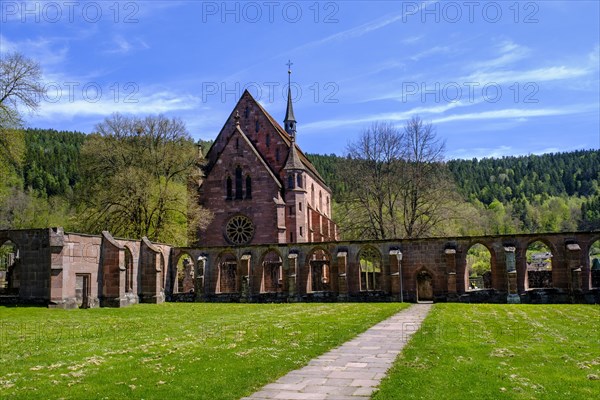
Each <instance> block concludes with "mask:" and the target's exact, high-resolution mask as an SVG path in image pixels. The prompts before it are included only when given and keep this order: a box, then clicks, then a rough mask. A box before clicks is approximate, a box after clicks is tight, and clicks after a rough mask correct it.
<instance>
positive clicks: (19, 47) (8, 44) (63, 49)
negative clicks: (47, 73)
mask: <svg viewBox="0 0 600 400" xmlns="http://www.w3.org/2000/svg"><path fill="white" fill-rule="evenodd" d="M61 42H62V43H61ZM0 43H1V45H0V48H1V52H13V51H18V52H20V53H22V54H24V55H25V56H27V57H31V58H33V59H34V60H36V61H38V62H39V63H40V64H42V66H50V65H57V64H60V63H62V62H64V61H65V59H66V57H67V54H68V53H69V47H68V46H67V45H66V44H65V43H64V41H63V40H61V39H58V38H52V37H38V38H36V39H25V40H21V41H12V40H10V39H8V38H7V37H6V36H4V35H0Z"/></svg>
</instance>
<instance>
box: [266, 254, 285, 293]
mask: <svg viewBox="0 0 600 400" xmlns="http://www.w3.org/2000/svg"><path fill="white" fill-rule="evenodd" d="M262 267H263V276H262V284H261V292H263V293H274V292H281V291H282V289H283V262H282V261H281V257H280V256H279V254H277V253H276V252H275V251H272V250H271V251H269V252H268V253H267V254H265V256H264V258H263V263H262Z"/></svg>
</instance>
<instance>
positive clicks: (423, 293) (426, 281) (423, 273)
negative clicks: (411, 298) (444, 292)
mask: <svg viewBox="0 0 600 400" xmlns="http://www.w3.org/2000/svg"><path fill="white" fill-rule="evenodd" d="M433 276H434V275H433V272H431V271H430V270H429V269H428V268H426V267H421V268H418V269H417V270H416V271H415V274H414V279H415V284H416V288H415V289H416V297H417V302H419V301H433V293H434V283H433Z"/></svg>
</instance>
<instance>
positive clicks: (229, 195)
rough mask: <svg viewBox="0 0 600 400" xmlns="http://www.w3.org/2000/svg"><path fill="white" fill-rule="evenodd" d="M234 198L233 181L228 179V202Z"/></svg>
mask: <svg viewBox="0 0 600 400" xmlns="http://www.w3.org/2000/svg"><path fill="white" fill-rule="evenodd" d="M232 197H233V182H232V181H231V177H230V176H228V177H227V200H231V198H232Z"/></svg>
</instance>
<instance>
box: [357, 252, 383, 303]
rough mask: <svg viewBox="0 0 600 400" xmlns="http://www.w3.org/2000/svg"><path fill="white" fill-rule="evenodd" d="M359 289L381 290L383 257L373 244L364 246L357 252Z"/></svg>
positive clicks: (368, 290) (367, 290)
mask: <svg viewBox="0 0 600 400" xmlns="http://www.w3.org/2000/svg"><path fill="white" fill-rule="evenodd" d="M357 260H358V281H359V289H360V291H363V292H365V291H366V292H370V291H376V290H381V286H382V282H381V279H382V276H383V273H382V272H383V259H382V257H381V252H380V251H379V250H377V249H376V248H375V247H373V246H371V245H366V246H363V247H362V248H361V249H360V251H359V252H358V254H357Z"/></svg>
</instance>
